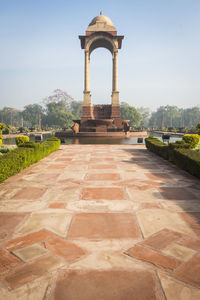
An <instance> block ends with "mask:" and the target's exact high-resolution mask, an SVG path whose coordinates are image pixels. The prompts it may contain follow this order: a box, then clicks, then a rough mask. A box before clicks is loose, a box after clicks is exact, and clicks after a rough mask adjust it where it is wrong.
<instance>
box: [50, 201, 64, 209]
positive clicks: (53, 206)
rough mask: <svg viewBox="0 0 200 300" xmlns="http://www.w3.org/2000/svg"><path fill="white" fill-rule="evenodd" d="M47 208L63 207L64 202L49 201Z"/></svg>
mask: <svg viewBox="0 0 200 300" xmlns="http://www.w3.org/2000/svg"><path fill="white" fill-rule="evenodd" d="M49 208H65V203H59V202H58V203H51V204H50V205H49Z"/></svg>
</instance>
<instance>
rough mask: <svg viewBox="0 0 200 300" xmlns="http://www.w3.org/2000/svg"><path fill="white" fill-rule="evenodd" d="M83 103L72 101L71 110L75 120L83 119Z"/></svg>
mask: <svg viewBox="0 0 200 300" xmlns="http://www.w3.org/2000/svg"><path fill="white" fill-rule="evenodd" d="M82 104H83V102H82V101H72V102H71V103H70V110H71V112H72V114H73V116H74V119H76V120H79V119H81V114H82Z"/></svg>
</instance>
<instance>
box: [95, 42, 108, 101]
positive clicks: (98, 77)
mask: <svg viewBox="0 0 200 300" xmlns="http://www.w3.org/2000/svg"><path fill="white" fill-rule="evenodd" d="M112 68H113V66H112V55H111V53H110V52H109V51H107V49H105V48H99V47H98V48H97V49H96V50H95V51H93V52H92V53H91V55H90V74H91V94H92V104H111V93H112Z"/></svg>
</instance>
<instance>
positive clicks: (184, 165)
mask: <svg viewBox="0 0 200 300" xmlns="http://www.w3.org/2000/svg"><path fill="white" fill-rule="evenodd" d="M173 162H174V163H175V164H176V165H177V166H178V167H179V168H181V169H183V170H185V171H187V172H189V173H190V174H192V175H194V176H197V177H199V178H200V152H197V151H194V150H190V149H175V150H174V157H173Z"/></svg>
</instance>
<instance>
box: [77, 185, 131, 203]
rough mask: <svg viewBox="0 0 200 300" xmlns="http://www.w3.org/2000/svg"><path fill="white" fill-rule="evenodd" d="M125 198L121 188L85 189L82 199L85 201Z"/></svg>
mask: <svg viewBox="0 0 200 300" xmlns="http://www.w3.org/2000/svg"><path fill="white" fill-rule="evenodd" d="M124 198H125V195H124V191H123V189H121V188H99V187H98V188H84V189H83V191H82V199H84V200H100V199H106V200H122V199H124Z"/></svg>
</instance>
